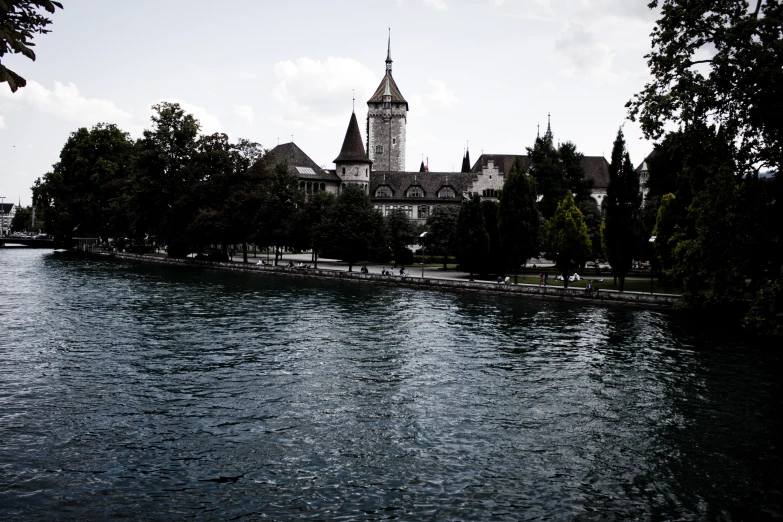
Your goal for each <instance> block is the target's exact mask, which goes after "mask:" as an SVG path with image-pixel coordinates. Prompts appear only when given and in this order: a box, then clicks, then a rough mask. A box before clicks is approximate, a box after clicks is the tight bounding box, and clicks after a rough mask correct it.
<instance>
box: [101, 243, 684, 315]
mask: <svg viewBox="0 0 783 522" xmlns="http://www.w3.org/2000/svg"><path fill="white" fill-rule="evenodd" d="M114 257H115V258H117V259H122V260H125V261H135V262H142V263H155V264H160V265H171V266H187V267H198V268H204V269H212V270H229V271H237V272H253V273H257V274H266V275H274V276H283V277H307V278H318V279H332V280H340V281H352V282H357V283H374V284H383V285H394V286H405V287H410V288H428V289H433V290H446V291H458V292H474V293H480V294H502V295H511V296H524V297H532V298H537V299H548V300H560V301H574V302H582V303H590V304H607V305H622V306H632V307H638V308H650V309H672V308H673V307H674V306H675V305H677V303H679V301H680V296H678V295H670V294H645V293H641V292H616V291H612V290H598V291H595V292H593V293H592V294H591V295H588V294H587V293H586V292H585V290H584V289H582V288H558V287H553V286H540V285H529V284H518V285H512V284H498V283H487V282H481V281H466V280H464V279H456V278H445V277H432V276H428V277H415V276H408V277H399V276H385V275H381V274H362V273H361V272H358V271H357V272H345V271H340V270H324V269H296V268H293V269H290V268H284V267H281V266H278V267H275V266H270V265H265V266H262V265H257V264H251V263H237V262H217V261H200V260H195V259H173V258H168V257H158V256H150V255H144V254H130V253H117V254H115V255H114Z"/></svg>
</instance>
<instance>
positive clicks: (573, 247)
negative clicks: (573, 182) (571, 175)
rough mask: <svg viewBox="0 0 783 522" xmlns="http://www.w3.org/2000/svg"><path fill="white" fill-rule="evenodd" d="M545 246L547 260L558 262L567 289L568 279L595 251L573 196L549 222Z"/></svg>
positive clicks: (569, 197) (567, 196)
mask: <svg viewBox="0 0 783 522" xmlns="http://www.w3.org/2000/svg"><path fill="white" fill-rule="evenodd" d="M546 243H547V257H548V258H549V259H552V260H553V261H554V262H555V267H556V268H557V270H558V272H560V273H561V274H563V279H564V282H565V283H564V284H565V287H566V288H568V277H569V276H570V275H571V274H572V273H573V272H574V270H576V268H577V267H579V266H581V265H582V264H583V263H584V262H585V260H586V259H587V258H588V256H589V255H590V252H591V251H592V248H593V245H592V244H591V242H590V238H589V237H588V235H587V225H585V222H584V219H582V213H581V212H579V209H578V208H577V207H576V203H574V198H573V197H572V196H571V194H567V195H566V197H565V198H563V200H562V201H561V202H560V204H558V205H557V210H556V211H555V214H554V215H553V216H552V218H551V219H550V220H549V221H547V224H546Z"/></svg>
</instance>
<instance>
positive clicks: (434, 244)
mask: <svg viewBox="0 0 783 522" xmlns="http://www.w3.org/2000/svg"><path fill="white" fill-rule="evenodd" d="M458 218H459V207H451V206H449V207H440V206H438V207H435V210H433V212H432V214H430V217H428V218H427V230H428V232H429V233H428V235H427V239H426V246H425V248H426V250H427V252H428V253H432V254H435V255H438V256H443V269H444V270H445V269H446V261H447V259H448V256H452V255H455V254H456V253H457V250H458V247H459V241H458V237H457V221H458Z"/></svg>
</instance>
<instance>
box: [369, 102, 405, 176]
mask: <svg viewBox="0 0 783 522" xmlns="http://www.w3.org/2000/svg"><path fill="white" fill-rule="evenodd" d="M368 105H369V110H368V113H367V117H368V118H369V120H370V132H369V138H368V141H369V144H370V150H369V151H368V152H369V156H370V159H371V160H372V161H373V169H375V170H386V171H404V170H405V142H406V136H405V131H406V127H407V121H408V111H407V109H406V106H405V104H404V103H393V104H392V108H391V111H389V110H388V109H386V110H384V109H383V105H382V104H380V103H373V104H368ZM390 113H391V114H390ZM379 145H380V146H382V147H383V152H379V151H378V146H379ZM390 148H391V150H390ZM390 156H391V163H390Z"/></svg>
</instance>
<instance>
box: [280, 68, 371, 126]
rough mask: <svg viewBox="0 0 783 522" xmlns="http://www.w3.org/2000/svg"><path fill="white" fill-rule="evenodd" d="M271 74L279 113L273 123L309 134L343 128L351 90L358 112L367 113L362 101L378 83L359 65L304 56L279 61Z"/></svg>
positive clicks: (368, 96)
mask: <svg viewBox="0 0 783 522" xmlns="http://www.w3.org/2000/svg"><path fill="white" fill-rule="evenodd" d="M274 74H275V77H276V78H277V83H276V84H275V86H274V88H273V89H272V96H273V97H274V99H275V100H276V101H277V103H278V105H279V106H280V108H281V110H282V112H281V113H280V114H277V115H273V116H272V120H273V121H275V122H277V123H280V124H282V125H285V126H288V127H292V128H299V129H307V130H311V131H319V130H324V129H339V128H343V127H345V125H346V123H347V121H348V116H350V112H348V111H350V110H351V96H352V90H354V91H355V96H356V101H357V103H356V110H357V113H358V112H366V110H367V109H366V105H365V102H366V101H367V100H368V99H369V98H370V96H372V94H373V92H375V88H376V87H377V86H378V84H379V83H380V79H378V77H377V76H375V74H374V73H373V72H372V70H371V69H369V68H367V67H365V66H364V65H362V64H360V63H359V62H356V61H354V60H352V59H350V58H335V57H331V56H330V57H329V58H327V59H326V60H324V61H320V60H313V59H312V58H307V57H303V58H298V59H297V60H296V61H295V62H292V61H284V62H278V63H276V64H275V66H274ZM357 116H359V114H357ZM360 119H361V118H360Z"/></svg>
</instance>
